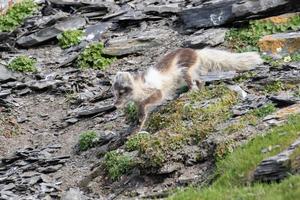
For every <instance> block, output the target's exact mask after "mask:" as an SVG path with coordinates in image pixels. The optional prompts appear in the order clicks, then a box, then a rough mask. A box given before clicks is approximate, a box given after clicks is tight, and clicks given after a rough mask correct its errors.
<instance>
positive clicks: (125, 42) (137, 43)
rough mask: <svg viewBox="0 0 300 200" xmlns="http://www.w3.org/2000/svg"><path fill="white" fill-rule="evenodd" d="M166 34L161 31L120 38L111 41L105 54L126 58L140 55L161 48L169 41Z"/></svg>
mask: <svg viewBox="0 0 300 200" xmlns="http://www.w3.org/2000/svg"><path fill="white" fill-rule="evenodd" d="M167 37H168V34H167V33H166V32H160V31H159V30H153V31H148V32H144V33H139V34H138V35H135V36H132V37H131V38H128V37H119V38H116V39H112V40H109V41H108V43H107V46H106V47H105V48H104V50H103V53H104V54H106V55H111V56H124V55H128V54H133V53H138V52H141V51H144V50H147V49H149V48H152V47H156V46H159V45H161V44H162V43H163V40H164V39H167Z"/></svg>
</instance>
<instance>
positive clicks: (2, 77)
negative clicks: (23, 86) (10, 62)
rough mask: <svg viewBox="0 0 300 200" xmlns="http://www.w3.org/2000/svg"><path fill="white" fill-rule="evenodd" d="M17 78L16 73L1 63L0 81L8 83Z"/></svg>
mask: <svg viewBox="0 0 300 200" xmlns="http://www.w3.org/2000/svg"><path fill="white" fill-rule="evenodd" d="M15 80H16V78H15V77H14V74H13V73H12V72H11V71H9V70H8V69H6V67H4V66H3V65H1V64H0V83H6V82H9V81H15Z"/></svg>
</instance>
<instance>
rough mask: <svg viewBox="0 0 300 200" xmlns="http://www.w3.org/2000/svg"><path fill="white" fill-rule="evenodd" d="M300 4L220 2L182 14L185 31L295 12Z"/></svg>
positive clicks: (274, 0)
mask: <svg viewBox="0 0 300 200" xmlns="http://www.w3.org/2000/svg"><path fill="white" fill-rule="evenodd" d="M299 5H300V2H295V1H293V0H253V1H241V0H219V1H216V2H208V3H206V4H203V5H200V6H198V7H195V8H188V9H185V10H183V11H182V12H181V13H180V20H181V22H182V24H183V29H184V30H189V29H193V30H194V29H199V28H208V27H215V26H221V25H224V24H227V23H231V22H233V21H236V20H241V19H245V18H247V17H249V16H251V15H254V14H255V15H260V16H264V17H267V16H274V15H277V14H281V13H283V12H288V11H293V10H294V9H295V8H296V7H297V6H298V7H299Z"/></svg>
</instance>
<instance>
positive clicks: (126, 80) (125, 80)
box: [114, 72, 133, 87]
mask: <svg viewBox="0 0 300 200" xmlns="http://www.w3.org/2000/svg"><path fill="white" fill-rule="evenodd" d="M114 84H119V85H122V86H123V87H132V84H133V76H132V75H131V74H130V73H129V72H117V74H116V76H115V79H114Z"/></svg>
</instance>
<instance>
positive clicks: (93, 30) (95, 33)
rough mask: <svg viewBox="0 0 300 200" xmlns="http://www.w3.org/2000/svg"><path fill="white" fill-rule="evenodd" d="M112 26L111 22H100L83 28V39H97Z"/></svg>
mask: <svg viewBox="0 0 300 200" xmlns="http://www.w3.org/2000/svg"><path fill="white" fill-rule="evenodd" d="M111 26H112V23H111V22H100V23H97V24H95V25H92V26H89V27H87V28H86V30H85V39H86V40H88V41H99V40H100V39H101V37H102V34H103V33H105V32H106V31H107V30H108V29H109V28H110V27H111Z"/></svg>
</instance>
